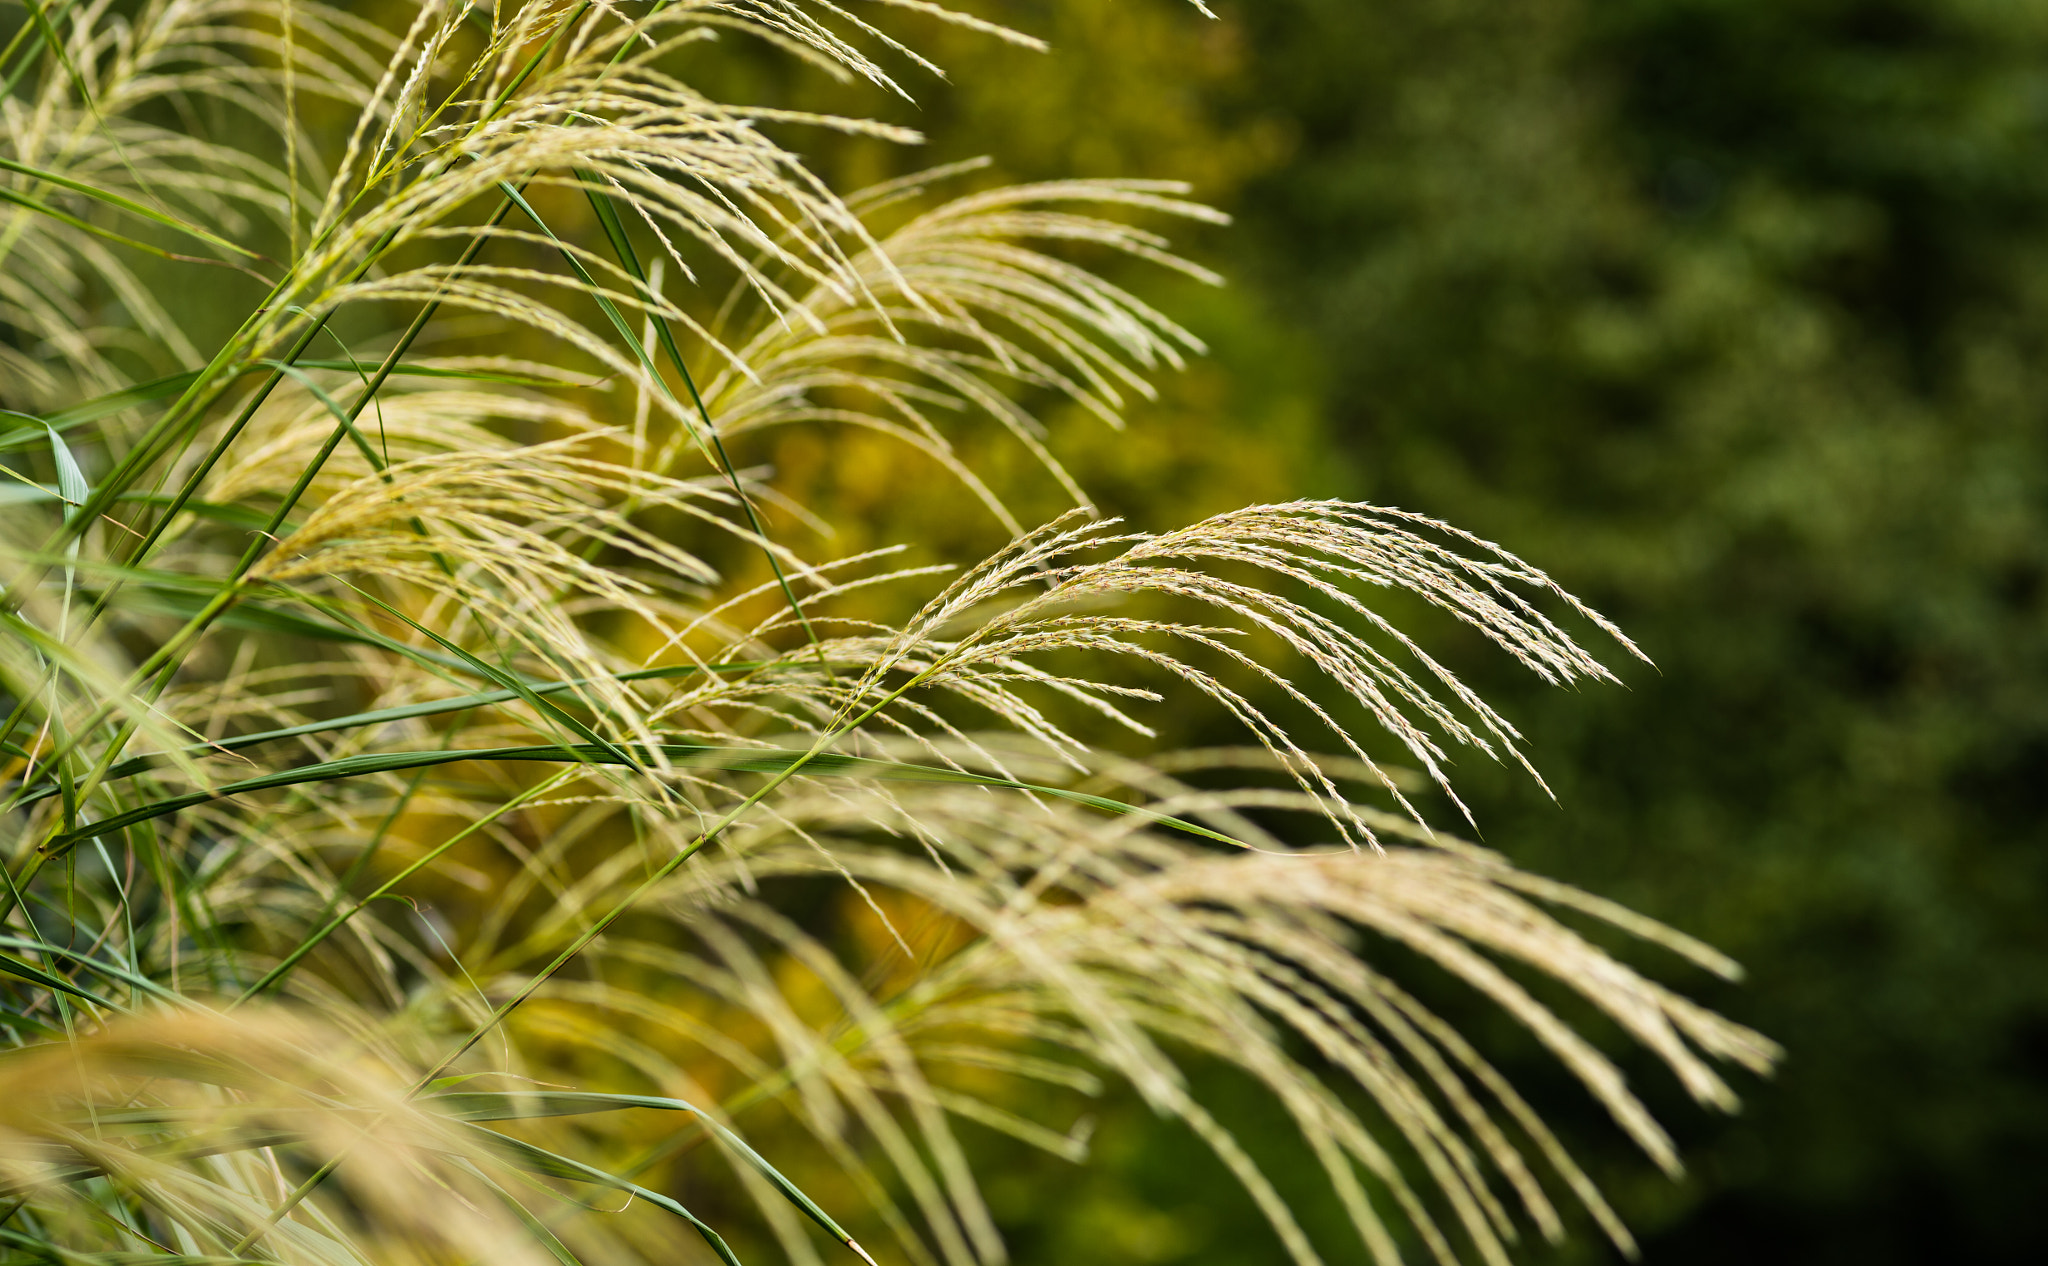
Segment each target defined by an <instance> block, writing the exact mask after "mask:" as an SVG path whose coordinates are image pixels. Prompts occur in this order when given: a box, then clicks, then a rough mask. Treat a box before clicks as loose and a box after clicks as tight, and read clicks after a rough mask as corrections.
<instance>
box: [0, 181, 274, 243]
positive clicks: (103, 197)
mask: <svg viewBox="0 0 2048 1266" xmlns="http://www.w3.org/2000/svg"><path fill="white" fill-rule="evenodd" d="M0 171H11V172H14V173H15V174H16V175H21V176H27V177H29V178H30V179H32V180H40V181H43V182H44V183H46V184H52V185H56V186H57V187H58V188H60V189H69V190H71V191H72V192H73V193H82V194H84V195H85V196H86V197H88V198H93V199H97V200H98V201H100V202H104V203H106V204H107V205H109V206H112V207H118V208H120V209H121V210H123V211H126V212H127V213H128V214H130V215H134V216H140V217H142V218H143V219H145V220H148V221H150V222H151V223H153V224H158V225H161V226H163V227H164V228H167V229H172V230H175V231H176V232H179V233H183V234H184V235H186V236H187V237H191V238H196V239H197V240H199V241H202V242H205V243H206V244H207V245H209V246H217V247H219V248H220V249H221V250H224V251H232V252H233V253H235V254H237V255H240V256H242V257H243V258H245V259H264V258H265V257H264V256H262V255H259V254H257V253H256V252H255V251H252V250H248V249H246V248H244V247H240V246H237V245H235V244H234V243H233V242H230V241H228V240H227V239H226V238H224V237H221V236H218V235H217V234H213V233H209V232H207V231H206V230H205V229H202V228H200V227H199V226H198V225H196V224H187V223H186V222H185V221H183V220H180V219H178V218H177V217H176V216H172V215H166V214H164V213H163V212H161V211H158V210H156V209H155V208H153V207H146V206H144V205H142V204H141V203H140V202H137V201H135V200H134V199H132V198H124V197H122V196H121V195H120V194H118V193H112V192H109V191H108V190H105V189H101V188H98V187H97V186H94V185H89V184H87V183H85V182H84V181H82V180H73V179H72V178H71V177H69V176H65V175H61V174H59V173H57V172H54V171H45V170H43V169H42V168H40V167H31V166H29V165H28V164H27V163H18V162H15V161H14V160H13V159H11V158H0ZM0 197H5V198H6V199H7V200H8V201H10V202H18V203H20V204H21V205H24V206H28V207H31V208H32V209H34V210H39V211H43V212H45V213H46V214H54V215H56V216H58V217H59V218H60V219H63V220H65V221H66V222H67V223H70V224H74V225H76V226H78V227H79V228H82V229H85V230H87V231H88V232H93V233H99V234H100V235H101V236H104V237H111V238H113V239H114V240H115V241H118V242H127V243H128V244H129V245H131V246H140V247H141V248H142V249H143V250H146V251H150V252H151V253H153V254H158V255H163V256H166V257H167V258H170V259H197V257H196V256H191V255H173V254H171V253H170V252H168V251H165V250H163V249H162V248H160V247H155V246H149V245H146V244H144V243H141V242H136V241H133V240H132V239H129V238H124V237H121V236H120V235H119V234H116V233H109V232H107V231H106V230H104V229H100V228H98V227H96V226H94V225H90V224H87V223H85V222H84V221H83V220H80V219H78V218H77V217H75V216H69V215H65V214H64V213H63V212H61V211H57V210H56V209H55V208H53V207H48V206H46V205H44V204H41V203H38V202H36V201H35V200H34V199H32V198H29V197H27V196H26V195H23V194H11V193H9V191H7V190H4V189H0ZM198 262H200V263H204V264H218V263H220V262H221V261H220V260H217V259H198Z"/></svg>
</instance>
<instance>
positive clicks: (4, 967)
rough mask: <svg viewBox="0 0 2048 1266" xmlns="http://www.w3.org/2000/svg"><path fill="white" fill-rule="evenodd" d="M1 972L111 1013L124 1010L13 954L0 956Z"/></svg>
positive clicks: (115, 1003)
mask: <svg viewBox="0 0 2048 1266" xmlns="http://www.w3.org/2000/svg"><path fill="white" fill-rule="evenodd" d="M0 972H5V973H6V974H8V975H9V976H19V977H20V978H21V979H23V980H26V981H30V982H31V983H34V984H38V985H41V986H42V987H43V988H45V989H54V990H56V991H57V992H59V993H68V994H70V995H71V996H72V997H74V998H83V999H85V1000H86V1001H87V1002H90V1003H92V1004H94V1005H95V1006H101V1007H105V1008H107V1009H108V1010H109V1011H120V1010H124V1008H123V1007H122V1006H121V1004H120V1003H118V1002H114V1001H112V1000H110V999H107V998H102V997H100V996H99V995H98V994H96V993H93V992H92V991H90V990H87V989H80V988H79V987H78V986H77V985H74V984H72V983H71V982H70V981H68V980H66V979H64V978H63V977H62V976H59V975H56V974H54V973H51V972H46V971H44V970H43V969H42V968H40V967H37V966H36V965H35V964H34V963H25V962H23V961H22V960H20V959H18V958H16V957H15V956H14V955H12V954H0Z"/></svg>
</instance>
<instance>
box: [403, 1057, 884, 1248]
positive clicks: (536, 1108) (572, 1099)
mask: <svg viewBox="0 0 2048 1266" xmlns="http://www.w3.org/2000/svg"><path fill="white" fill-rule="evenodd" d="M420 1103H421V1105H422V1106H426V1107H435V1108H439V1109H440V1110H442V1111H444V1112H447V1113H448V1114H449V1115H450V1116H452V1117H455V1118H457V1119H458V1120H462V1121H517V1120H526V1119H529V1118H532V1117H560V1116H581V1115H583V1114H585V1113H590V1112H616V1111H619V1110H620V1109H623V1108H653V1109H656V1110H657V1111H663V1112H688V1113H690V1114H691V1115H693V1116H695V1117H696V1118H697V1119H698V1120H699V1121H701V1122H702V1123H703V1124H704V1128H705V1129H706V1130H708V1131H710V1132H711V1133H712V1134H715V1135H717V1136H718V1139H719V1141H721V1142H723V1143H724V1144H725V1145H726V1146H727V1147H729V1148H731V1149H732V1150H733V1151H734V1153H736V1154H737V1155H738V1156H739V1157H740V1159H741V1160H744V1161H745V1162H746V1163H747V1164H748V1166H750V1167H751V1168H752V1169H753V1170H754V1171H755V1172H756V1173H758V1174H760V1175H761V1176H762V1177H763V1178H766V1179H767V1180H768V1181H769V1182H770V1183H771V1184H773V1185H774V1187H775V1189H776V1190H777V1191H780V1192H781V1193H782V1195H783V1198H784V1199H786V1200H788V1201H789V1202H790V1203H791V1204H793V1205H795V1206H796V1207H797V1208H799V1209H801V1210H803V1211H804V1214H805V1215H806V1216H807V1217H809V1218H810V1219H811V1220H812V1221H813V1222H816V1223H817V1224H818V1225H819V1226H821V1227H823V1228H825V1230H826V1231H828V1232H830V1233H831V1234H832V1235H833V1236H835V1237H836V1238H837V1239H838V1240H839V1242H840V1243H842V1244H845V1245H847V1246H848V1247H849V1248H852V1249H853V1251H854V1252H856V1253H860V1254H861V1256H863V1257H866V1256H867V1254H866V1253H864V1252H861V1248H860V1246H859V1245H858V1244H855V1243H854V1241H853V1237H852V1236H850V1235H848V1234H847V1233H846V1230H845V1228H844V1227H841V1226H840V1225H839V1224H838V1223H837V1222H835V1221H833V1220H832V1217H831V1215H830V1214H828V1213H826V1212H825V1211H824V1210H823V1209H822V1208H820V1207H819V1206H818V1203H817V1201H815V1200H812V1199H811V1198H810V1197H809V1196H807V1195H805V1194H804V1191H803V1189H802V1188H801V1187H798V1186H797V1185H796V1184H795V1183H793V1182H791V1181H790V1180H789V1179H787V1178H785V1177H783V1175H782V1171H780V1170H778V1169H776V1168H775V1166H773V1165H771V1164H769V1163H768V1161H767V1158H765V1157H763V1156H762V1155H761V1154H760V1153H759V1152H757V1151H755V1150H754V1149H753V1148H752V1147H749V1146H748V1145H747V1143H746V1141H745V1140H744V1139H742V1138H740V1136H739V1135H737V1134H735V1133H733V1132H732V1131H731V1130H730V1129H728V1128H726V1127H725V1126H724V1125H723V1124H721V1123H720V1122H719V1121H718V1119H717V1118H716V1117H713V1116H712V1115H711V1114H710V1113H708V1112H706V1111H704V1109H702V1108H700V1107H698V1106H697V1105H695V1104H693V1103H690V1102H689V1101H687V1100H684V1099H669V1098H663V1097H661V1096H657V1095H614V1094H600V1093H597V1092H595V1091H588V1090H541V1091H532V1090H509V1091H477V1090H471V1091H459V1092H456V1093H454V1094H441V1095H431V1096H429V1097H427V1098H425V1099H422V1100H421V1101H420Z"/></svg>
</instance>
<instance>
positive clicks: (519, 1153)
mask: <svg viewBox="0 0 2048 1266" xmlns="http://www.w3.org/2000/svg"><path fill="white" fill-rule="evenodd" d="M470 1129H471V1130H472V1131H473V1132H474V1133H475V1134H476V1135H477V1136H479V1141H481V1142H484V1143H485V1144H486V1145H487V1146H489V1147H490V1148H491V1150H492V1151H494V1152H496V1153H497V1154H498V1157H499V1159H500V1160H502V1161H504V1162H505V1163H506V1164H509V1165H513V1166H516V1167H518V1168H520V1169H524V1170H526V1171H528V1172H529V1173H535V1174H542V1175H545V1176H547V1177H549V1178H566V1179H568V1180H569V1181H571V1182H587V1183H594V1184H596V1185H597V1186H600V1187H609V1188H611V1189H612V1190H613V1191H623V1192H627V1193H630V1194H631V1195H633V1196H636V1197H638V1198H639V1199H642V1200H645V1201H646V1202H647V1203H649V1204H651V1205H654V1206H656V1207H658V1208H661V1209H665V1210H667V1211H668V1212H670V1213H673V1214H675V1215H676V1216H677V1217H679V1218H681V1219H682V1220H683V1221H685V1222H688V1223H689V1224H690V1225H691V1226H692V1227H694V1228H695V1229H696V1231H697V1234H698V1235H701V1236H703V1237H704V1242H705V1243H706V1244H709V1245H710V1246H711V1251H712V1252H714V1253H716V1254H718V1260H720V1261H721V1262H724V1263H725V1264H726V1266H741V1262H740V1259H739V1258H738V1256H736V1255H735V1254H734V1253H733V1251H732V1248H731V1247H730V1246H729V1245H727V1244H726V1242H725V1239H724V1237H723V1236H721V1235H719V1233H718V1232H716V1231H714V1230H712V1229H711V1227H710V1226H709V1225H708V1224H707V1223H706V1222H705V1221H704V1220H703V1219H702V1218H699V1217H698V1216H697V1215H696V1214H694V1213H692V1212H690V1211H689V1210H688V1209H686V1208H684V1207H683V1204H682V1202H681V1201H678V1200H675V1199H673V1198H671V1197H669V1196H665V1195H662V1194H661V1193H660V1192H658V1191H650V1190H648V1189H647V1188H645V1187H642V1186H640V1185H639V1184H638V1183H634V1182H628V1181H627V1180H626V1179H624V1178H619V1177H617V1176H615V1175H612V1174H608V1173H606V1172H605V1171H603V1170H601V1169H598V1168H597V1167H595V1166H592V1165H586V1164H584V1163H583V1162H582V1161H575V1160H570V1159H569V1158H568V1157H566V1156H558V1155H556V1154H555V1153H553V1152H550V1151H548V1150H546V1149H545V1148H540V1147H535V1146H534V1145H533V1144H531V1143H527V1142H524V1141H522V1140H519V1139H515V1138H508V1137H506V1136H505V1135H503V1134H499V1133H497V1132H495V1131H492V1130H486V1129H484V1128H483V1127H482V1126H471V1127H470Z"/></svg>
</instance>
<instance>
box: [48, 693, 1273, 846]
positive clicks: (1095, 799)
mask: <svg viewBox="0 0 2048 1266" xmlns="http://www.w3.org/2000/svg"><path fill="white" fill-rule="evenodd" d="M529 693H530V691H529ZM656 754H659V756H660V757H662V758H665V759H666V760H668V761H669V762H670V763H672V764H675V765H682V766H686V767H688V768H692V769H718V770H724V771H727V772H730V773H747V774H779V773H782V772H784V771H785V770H788V769H789V768H791V767H792V766H795V765H799V764H800V765H801V766H802V768H803V772H804V774H806V775H808V776H818V777H840V778H881V779H891V780H897V781H906V782H928V783H955V784H961V785H965V786H972V787H991V788H1000V789H1005V790H1010V791H1027V792H1032V793H1034V794H1037V795H1044V796H1052V797H1055V798H1057V799H1061V800H1067V801H1070V802H1072V803H1074V804H1081V805H1086V806H1088V807H1090V808H1095V809H1101V810H1104V811H1105V812H1109V813H1115V814H1131V815H1136V816H1139V817H1143V818H1146V819H1149V820H1151V821H1153V822H1156V823H1159V824H1160V825H1162V826H1170V827H1173V828H1175V829H1176V830H1181V831H1186V832H1188V833H1190V834H1193V835H1198V836H1201V837H1203V838H1204V839H1210V840H1215V841H1217V842H1219V843H1224V844H1230V845H1233V846H1238V847H1241V845H1240V844H1239V842H1238V841H1237V840H1234V839H1231V838H1230V837H1229V836H1227V835H1224V834H1222V833H1220V832H1217V831H1212V830H1210V829H1209V828H1207V827H1204V826H1200V825H1197V824H1195V823H1193V822H1188V821H1185V820H1183V819H1180V818H1176V817H1172V816H1169V815H1167V814H1164V813H1154V812H1153V811H1151V810H1149V809H1146V808H1144V807H1143V806H1141V805H1133V804H1126V803H1124V802H1123V801H1121V800H1112V799H1110V798H1109V797H1107V796H1096V795H1090V794H1088V793H1087V792H1081V791H1070V790H1067V789H1066V788H1063V787H1046V786H1040V785H1038V784H1036V783H1027V782H1018V781H1015V780H1013V779H1009V778H998V777H996V776H994V775H992V774H976V773H971V772H968V771H965V770H958V769H943V768H940V767H938V766H936V765H914V764H909V763H907V762H904V761H891V760H874V759H870V758H868V757H862V756H845V755H841V754H839V753H837V752H812V751H809V750H799V749H796V748H775V747H711V746H706V745H701V744H695V743H664V744H661V745H660V746H659V747H657V748H654V749H651V750H649V749H644V748H641V747H639V746H638V745H633V746H632V747H631V748H629V749H626V750H622V749H620V748H618V747H616V746H614V745H611V744H606V745H605V746H604V747H599V746H597V745H595V744H569V745H559V744H557V745H536V746H525V747H487V748H454V749H448V748H443V749H439V750H436V751H430V752H369V753H365V754H363V755H360V756H346V757H343V758H342V759H340V760H332V761H322V762H320V763H319V764H315V765H305V766H301V767H300V768H298V769H286V770H279V771H277V772H275V773H269V774H263V775H260V776H258V777H255V778H244V779H242V780H240V781H239V782H230V783H223V784H221V785H220V786H218V787H215V788H213V789H212V790H210V791H194V792H188V793H186V794H184V795H180V796H170V797H167V798H165V799H162V800H158V801H155V802H153V803H150V804H145V805H139V806H137V807H135V808H133V809H129V810H127V811H126V812H123V813H117V814H115V815H113V816H112V817H109V818H103V819H101V820H100V821H98V822H95V823H92V824H90V825H88V826H83V827H80V828H79V829H78V830H76V831H71V832H67V833H65V834H62V835H58V836H55V837H53V838H52V839H50V840H49V841H48V842H46V843H45V844H43V845H42V850H43V852H44V853H45V854H46V855H48V856H52V857H55V856H60V855H62V854H63V853H66V852H69V851H70V850H71V849H72V848H74V847H76V846H77V845H78V844H80V843H82V842H84V841H85V840H88V839H91V838H92V837H94V836H96V835H101V834H105V833H108V832H112V831H118V830H122V829H124V828H126V827H130V826H134V825H135V824H136V823H138V822H147V821H150V820H151V819H154V818H161V817H168V816H170V815H171V814H174V813H179V812H182V811H183V810H186V809H189V808H192V807H193V806H194V805H201V804H208V803H211V802H212V801H215V800H224V799H227V798H229V797H231V796H239V795H247V794H249V793H250V792H256V791H270V790H274V789H276V788H279V787H293V786H298V785H300V784H302V783H311V782H337V781H341V780H344V779H349V778H362V777H367V776H369V775H371V774H381V773H390V772H392V771H395V770H400V769H421V768H426V767H429V766H434V765H448V764H454V763H456V762H458V761H476V760H492V761H541V762H546V763H551V764H562V763H567V762H572V761H573V762H577V763H581V764H590V765H607V764H623V765H630V766H632V767H634V768H645V767H646V763H647V761H648V760H651V759H652V758H653V757H654V756H655V755H656ZM48 794H50V793H49V792H47V791H43V792H40V793H39V798H40V796H44V795H48Z"/></svg>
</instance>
